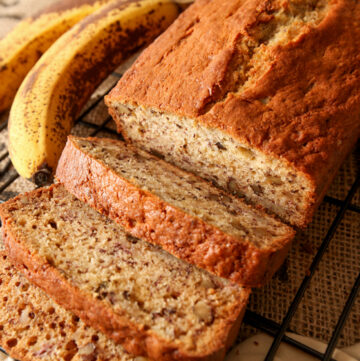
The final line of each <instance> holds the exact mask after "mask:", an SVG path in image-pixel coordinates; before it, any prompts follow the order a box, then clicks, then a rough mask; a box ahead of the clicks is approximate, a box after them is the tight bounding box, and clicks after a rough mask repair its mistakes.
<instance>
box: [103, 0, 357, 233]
mask: <svg viewBox="0 0 360 361" xmlns="http://www.w3.org/2000/svg"><path fill="white" fill-rule="evenodd" d="M203 3H207V2H206V1H203ZM196 4H197V5H198V6H197V7H195V5H196ZM195 5H193V6H192V7H191V8H189V9H188V10H187V11H186V12H185V13H184V14H182V16H180V17H179V18H178V19H177V21H175V22H174V23H173V24H172V26H171V27H170V28H169V29H168V31H166V32H165V33H164V34H162V36H160V37H159V38H158V39H157V40H156V41H155V42H154V44H152V45H151V46H150V47H149V48H148V49H147V50H146V51H145V52H144V53H143V54H142V55H141V56H140V58H139V59H138V66H137V64H136V63H135V65H134V66H133V67H132V68H131V69H130V70H129V71H128V72H127V73H126V74H125V75H124V77H123V78H122V79H121V80H120V81H119V83H118V85H117V86H116V87H115V88H114V89H113V90H112V91H111V93H110V94H109V95H108V96H107V97H106V98H105V102H106V103H107V105H108V107H109V113H110V115H111V116H112V117H113V118H114V120H115V122H116V124H117V126H118V131H119V132H122V129H121V120H120V117H119V115H118V114H116V111H115V109H112V108H111V107H112V106H113V104H112V103H114V102H115V101H119V102H121V103H123V104H125V105H126V104H128V105H132V106H141V107H142V108H146V109H151V110H153V111H155V112H156V111H159V112H165V113H167V114H170V115H177V116H179V117H182V116H184V117H190V118H192V119H196V120H197V121H198V122H199V123H201V124H202V126H207V127H209V128H216V129H219V130H221V131H222V132H224V133H226V134H228V135H230V136H231V137H233V138H234V139H235V140H237V141H238V142H239V143H240V145H241V144H244V145H249V146H250V147H251V148H253V149H256V150H258V151H260V152H262V153H264V154H265V155H267V156H269V157H274V158H276V159H278V160H281V161H282V162H284V164H285V165H286V166H289V167H291V168H292V169H294V170H296V172H298V174H301V175H302V176H303V177H304V179H306V180H308V181H309V184H310V185H311V187H310V188H311V189H310V192H309V193H308V194H307V197H306V199H307V207H306V209H305V210H304V214H303V217H302V219H301V222H299V223H296V226H298V227H300V228H305V227H306V226H307V225H308V223H310V221H311V220H312V217H313V214H314V212H315V211H316V208H317V206H318V205H319V204H320V203H321V201H322V199H323V197H324V194H325V193H326V191H327V189H328V187H329V185H330V183H331V180H332V179H333V178H334V176H335V175H336V170H338V169H339V167H340V166H341V163H342V161H343V159H344V158H345V157H346V155H347V154H348V153H349V152H350V151H351V149H352V148H353V147H354V145H355V143H356V141H357V138H358V137H359V134H360V133H359V132H360V127H359V124H360V123H359V104H360V103H359V100H360V97H359V92H358V91H356V90H358V89H359V86H360V85H359V84H360V82H359V79H360V78H359V75H358V74H359V73H358V72H356V69H357V68H356V61H358V57H357V56H356V54H357V50H356V48H357V47H356V46H355V44H357V39H358V37H356V36H355V35H356V34H358V33H359V31H360V27H359V26H358V24H355V23H354V24H353V25H351V26H350V25H348V24H349V19H353V18H354V14H358V13H359V12H360V7H359V6H358V5H356V2H355V3H354V2H353V1H347V0H340V1H332V2H331V7H329V12H328V13H327V15H326V16H325V18H324V19H323V20H322V21H321V22H320V23H319V24H318V25H317V26H316V27H315V28H311V27H309V28H307V29H306V31H305V32H304V34H302V35H301V36H300V37H298V38H296V39H295V40H294V41H292V42H290V43H288V44H286V45H282V46H278V47H276V48H274V50H273V57H274V58H275V59H276V58H279V59H278V60H277V63H276V62H275V63H274V64H273V65H272V68H271V69H272V70H274V69H275V70H277V71H275V72H274V71H272V72H271V71H269V72H266V73H264V74H263V76H262V78H261V79H259V81H258V82H257V86H256V87H254V89H252V88H251V89H247V91H245V92H244V94H242V95H241V96H239V97H238V98H236V95H233V96H231V97H229V100H228V101H224V107H218V108H217V109H216V112H215V109H214V108H212V110H213V112H212V114H207V113H206V112H205V115H203V113H204V109H206V107H205V106H204V109H203V108H201V109H197V108H196V104H197V102H198V103H201V101H202V99H199V98H198V94H197V93H196V94H197V96H196V97H193V98H190V97H189V99H184V97H182V96H181V95H182V94H180V95H179V92H177V91H176V89H175V90H174V89H171V91H165V90H164V91H160V90H159V91H153V89H152V87H151V82H149V81H148V79H145V78H144V76H143V75H144V74H142V69H143V67H144V64H143V63H145V62H146V61H147V60H149V59H152V58H153V56H154V54H155V55H156V54H159V57H160V56H161V54H162V53H161V49H163V48H164V44H167V43H169V44H171V41H172V39H173V38H176V34H179V35H178V36H179V37H181V36H182V30H183V27H185V25H186V24H187V23H186V22H185V21H184V19H183V18H184V17H185V15H186V14H192V15H191V16H192V17H190V15H189V16H188V17H189V18H190V20H193V19H194V18H195V16H196V15H197V14H198V12H199V8H201V5H200V3H199V2H197V3H195ZM256 5H259V6H256ZM268 5H269V6H270V3H269V4H266V5H265V1H263V2H262V3H261V4H260V1H259V2H253V3H251V2H248V4H247V5H246V6H245V7H246V10H248V8H251V9H255V10H256V11H255V13H256V14H258V12H259V14H260V15H261V12H262V11H264V9H266V7H267V6H268ZM265 12H266V11H265ZM259 14H258V15H259ZM245 16H246V15H244V17H245ZM258 19H259V20H261V19H262V17H261V16H258ZM190 20H189V21H190ZM265 23H266V22H265ZM184 24H185V25H184ZM254 24H256V23H254ZM252 25H253V24H250V25H249V29H250V30H251V26H252ZM334 29H335V30H334ZM336 29H338V31H337V34H338V35H339V39H337V38H336V42H335V43H334V45H335V46H332V45H331V42H333V34H334V32H336ZM219 31H221V29H219ZM174 34H175V35H174ZM354 36H355V38H356V41H355V38H354ZM320 40H321V42H322V43H326V44H325V45H326V46H323V45H321V44H320V45H321V46H323V53H322V56H321V59H322V58H324V59H325V63H324V64H323V66H322V67H320V68H321V69H322V70H321V72H318V73H317V71H318V69H319V67H316V68H314V67H311V65H307V64H312V63H311V62H310V61H307V60H308V59H307V58H308V57H309V60H311V59H312V55H313V54H315V52H314V51H313V50H315V49H317V48H319V46H318V44H317V42H319V41H320ZM305 45H306V48H304V49H302V47H304V46H305ZM336 45H338V46H336ZM169 46H170V45H169ZM343 48H345V50H347V51H345V53H344V51H343V53H344V54H343V55H342V56H340V55H339V54H338V56H336V54H334V51H333V50H334V49H343ZM328 53H329V54H328ZM184 56H185V55H184ZM295 56H297V57H298V59H300V60H298V61H297V62H296V64H303V65H304V69H305V70H308V72H309V76H307V77H306V76H305V73H304V71H298V73H296V74H297V75H296V76H297V81H293V77H294V75H293V72H292V71H291V70H292V67H293V65H294V64H295V61H294V59H296V58H295ZM195 58H196V57H195ZM155 59H156V57H155ZM333 59H335V61H337V62H338V64H337V65H339V66H336V67H335V68H333V67H332V65H334V64H332V63H331V61H332V60H333ZM339 59H343V60H344V61H345V62H343V61H341V62H339ZM350 59H352V60H350ZM139 60H140V61H139ZM142 61H143V63H142ZM190 61H191V60H190ZM139 64H140V65H139ZM147 64H148V65H149V66H151V65H152V64H151V63H149V62H147ZM340 64H341V66H340ZM220 65H221V67H218V68H216V71H214V73H216V74H226V71H227V70H226V68H224V67H223V66H222V65H223V64H222V63H220ZM265 65H266V64H265ZM317 65H318V64H317ZM330 65H331V67H330ZM344 66H345V67H346V70H343V69H344ZM296 69H300V70H301V69H302V67H301V66H300V65H299V67H296ZM132 70H134V71H132ZM154 71H155V70H154ZM350 71H351V74H350ZM341 72H343V73H344V74H347V73H348V74H349V77H348V78H345V77H344V76H343V75H344V74H341ZM333 73H338V75H339V79H338V80H337V79H336V78H335V79H334V80H333V83H332V84H331V86H330V87H328V89H326V90H324V88H321V87H320V88H319V91H317V93H316V94H315V95H317V98H315V99H314V101H308V103H305V102H304V100H303V96H304V94H300V95H301V96H298V97H294V98H291V97H289V96H287V95H288V94H287V93H286V92H287V91H289V87H290V86H292V88H293V93H290V95H291V94H293V95H295V94H297V92H298V91H299V89H301V88H302V86H303V85H304V84H303V83H304V82H305V81H306V79H308V80H309V79H310V78H311V76H313V79H314V84H315V83H316V82H317V81H318V80H319V79H320V78H321V77H323V78H328V77H329V75H330V74H331V75H332V74H333ZM289 74H292V76H291V79H292V82H291V83H288V75H289ZM156 75H157V72H156V71H155V73H154V72H152V73H151V75H149V78H155V79H156ZM196 75H198V74H196ZM340 75H341V77H340ZM350 75H351V76H350ZM179 77H180V79H183V80H184V82H186V78H187V77H192V78H194V77H195V78H197V77H196V76H195V75H194V74H193V73H190V72H189V73H186V72H181V73H179V72H178V73H175V74H174V79H175V80H177V79H179ZM160 79H161V77H160ZM224 79H225V77H224ZM224 79H223V78H221V80H222V81H223V80H224ZM279 79H280V80H279ZM137 80H139V81H141V84H142V86H143V88H142V87H141V86H139V84H138V83H136V81H137ZM336 80H337V81H336ZM279 81H280V83H279ZM277 83H279V86H280V85H281V84H282V85H284V84H285V85H286V86H284V87H283V88H281V87H280V91H281V94H283V98H282V100H281V99H280V98H279V97H274V89H276V88H277V87H278V85H277ZM162 84H163V85H164V89H166V87H167V86H168V85H169V86H170V88H171V81H169V83H166V81H163V82H162ZM200 84H201V82H200ZM206 85H208V84H207V83H206ZM213 85H214V86H216V85H218V82H215V81H213V82H212V83H210V88H211V86H213ZM132 86H133V87H132ZM274 87H275V88H274ZM351 87H352V89H351ZM144 89H146V91H143V90H144ZM204 89H206V87H205V86H204ZM309 89H311V87H310V88H309ZM187 92H188V93H189V94H194V92H192V91H191V88H190V89H187ZM321 92H322V94H321ZM214 93H215V92H214ZM169 94H171V100H176V101H177V103H176V106H175V105H174V104H170V103H171V102H170V100H169V99H170V98H167V96H169ZM275 94H276V93H275ZM281 94H280V95H281ZM319 94H320V95H321V96H322V98H321V99H323V100H324V103H325V105H326V106H324V108H318V107H316V104H317V103H318V101H319V99H320V98H319ZM336 95H338V96H336ZM230 98H231V99H230ZM235 98H236V99H235ZM268 98H270V100H271V98H276V99H278V98H279V99H278V100H277V101H276V102H275V103H274V104H272V103H271V101H270V102H269V104H268V103H266V104H263V103H262V102H261V100H263V99H268ZM164 99H166V100H164ZM294 99H295V100H294ZM311 99H312V98H311ZM311 99H310V100H311ZM321 99H320V100H321ZM336 99H338V101H339V102H340V103H339V104H337V101H336ZM268 100H269V99H268ZM328 100H329V104H327V101H328ZM225 103H226V104H225ZM311 104H314V106H313V107H312V106H310V105H311ZM225 106H226V109H225ZM302 106H304V107H305V106H310V108H309V109H308V110H309V111H310V110H311V112H308V111H307V112H305V113H301V114H300V115H299V114H297V113H296V111H295V110H296V109H297V108H298V107H300V108H301V107H302ZM313 108H314V109H313ZM224 109H225V110H226V112H225V110H224ZM266 109H268V110H269V111H266ZM277 110H278V111H279V114H277V113H276V111H277ZM232 111H233V113H232V114H231V112H232ZM263 111H266V112H265V113H264V114H263ZM292 113H294V115H292ZM325 113H326V114H325ZM244 114H252V115H253V116H254V117H255V118H257V119H259V123H258V124H256V125H259V126H258V127H257V126H254V124H252V123H253V122H250V121H248V122H245V123H244V127H242V128H241V132H240V131H239V130H238V127H237V126H233V125H234V124H231V122H228V123H227V122H226V119H230V118H235V119H236V118H238V119H242V118H243V117H244ZM281 114H283V115H284V114H285V115H286V116H287V115H289V114H290V115H291V117H292V119H285V120H286V121H287V122H289V124H284V127H282V126H280V125H279V124H278V123H277V126H273V127H270V128H269V129H268V128H267V125H268V124H269V122H274V120H278V119H281V117H282V115H281ZM230 115H232V116H231V117H230ZM263 115H264V118H262V116H263ZM265 115H266V118H265ZM325 115H326V116H325ZM218 118H221V119H222V121H221V122H220V121H217V119H218ZM315 118H319V119H317V123H316V122H314V121H313V120H314V119H315ZM261 119H266V122H261ZM290 123H291V124H290ZM261 124H263V125H265V126H264V127H263V126H262V125H261ZM327 124H329V125H328V126H327ZM290 125H291V126H292V129H291V131H289V132H288V133H287V134H285V133H284V132H283V133H282V132H281V129H287V126H290ZM320 125H322V126H323V125H324V128H325V129H326V130H325V132H323V134H320V136H319V135H317V131H318V129H317V126H320ZM259 127H260V128H261V129H259ZM247 128H248V129H247ZM244 129H245V130H244ZM268 130H269V131H270V132H271V133H272V135H273V137H272V139H270V141H267V142H264V143H261V144H259V142H258V141H257V140H258V139H262V138H263V137H265V138H266V139H269V138H268V137H267V131H268ZM327 130H329V131H327ZM331 130H333V132H332V135H330V133H331V132H330V131H331ZM302 132H303V133H304V136H303V140H302V141H299V142H298V143H299V144H297V145H296V147H297V148H295V147H294V146H293V145H291V144H290V143H291V140H292V138H296V135H297V134H302ZM277 133H278V134H277ZM334 134H335V135H334ZM122 135H123V136H124V137H125V138H127V136H126V132H122ZM248 138H249V139H248ZM309 140H310V142H309V144H308V146H306V145H307V143H308V141H309ZM324 140H325V141H324ZM336 140H337V141H338V142H336ZM301 142H303V143H304V146H302V144H301ZM327 145H328V147H327ZM305 149H308V150H309V149H312V150H311V151H309V152H307V151H306V152H305Z"/></svg>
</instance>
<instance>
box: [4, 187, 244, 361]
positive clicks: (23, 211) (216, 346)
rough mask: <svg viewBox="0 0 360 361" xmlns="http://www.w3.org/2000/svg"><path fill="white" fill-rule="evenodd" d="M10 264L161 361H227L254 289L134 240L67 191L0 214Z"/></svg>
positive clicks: (18, 203)
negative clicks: (226, 355) (228, 349)
mask: <svg viewBox="0 0 360 361" xmlns="http://www.w3.org/2000/svg"><path fill="white" fill-rule="evenodd" d="M0 215H1V218H2V221H3V241H4V244H5V248H6V252H7V254H8V257H9V259H10V261H12V262H13V263H14V264H15V265H16V266H17V268H18V270H19V271H21V273H23V274H24V275H25V276H26V277H27V278H28V279H29V280H30V281H32V282H33V283H34V284H36V285H38V286H39V287H41V288H42V289H43V290H44V291H45V292H46V293H47V294H48V295H49V296H51V297H52V298H53V299H54V300H55V301H56V302H57V303H58V304H60V305H62V306H63V307H65V308H66V309H68V310H69V311H72V312H74V314H76V315H77V316H78V317H80V318H81V319H82V320H83V321H84V322H85V323H86V324H88V325H92V326H93V327H94V328H95V329H98V330H100V331H102V332H103V333H105V334H106V335H107V336H109V337H110V338H112V339H113V340H114V341H115V342H116V343H121V344H123V346H124V348H125V349H126V350H127V351H128V352H130V353H132V354H134V355H139V356H148V357H149V358H151V359H153V360H157V361H161V360H164V361H170V360H189V361H190V360H191V361H193V360H222V359H223V358H224V355H225V352H226V349H227V348H228V347H229V346H230V344H231V343H232V342H233V340H234V338H235V337H236V333H237V330H238V328H239V326H240V322H241V319H242V315H243V313H244V310H245V305H246V302H247V299H248V296H249V292H250V291H249V289H245V288H242V287H240V286H238V285H237V284H235V283H231V282H229V281H228V280H225V279H221V278H219V277H216V276H213V275H211V274H209V273H208V272H206V271H203V270H201V269H197V268H196V267H194V266H192V265H190V264H188V263H186V262H183V261H181V260H179V259H177V258H175V257H173V256H171V255H170V254H168V253H166V252H165V251H163V250H161V249H159V248H158V247H156V246H154V245H152V244H150V243H147V242H145V241H142V240H140V239H137V238H134V237H132V236H130V235H128V234H126V233H125V232H124V231H123V228H122V227H121V226H119V225H118V224H116V223H114V222H113V221H111V220H110V219H108V218H106V217H105V216H103V215H101V214H100V213H98V212H96V211H95V210H93V209H92V208H91V207H89V206H88V205H86V204H85V203H83V202H81V201H80V200H78V199H76V198H75V197H74V196H72V195H70V194H69V193H68V192H67V191H66V190H65V188H63V186H62V185H61V184H57V185H54V186H51V187H50V188H43V189H38V190H36V191H33V192H30V193H26V194H23V195H20V196H18V197H16V198H14V199H13V200H10V201H8V202H6V203H4V204H2V205H1V206H0Z"/></svg>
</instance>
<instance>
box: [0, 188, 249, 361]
mask: <svg viewBox="0 0 360 361" xmlns="http://www.w3.org/2000/svg"><path fill="white" fill-rule="evenodd" d="M59 186H61V185H60V184H57V185H53V186H51V187H50V188H43V189H38V190H36V191H33V192H30V193H26V194H25V195H26V196H28V197H37V196H39V195H41V193H42V192H51V191H52V190H53V189H54V188H56V187H59ZM20 197H21V196H18V197H15V198H14V199H12V200H10V201H8V202H6V203H4V204H2V205H1V206H0V216H1V219H2V222H3V228H2V229H3V241H4V245H5V248H6V253H7V255H8V257H9V259H10V260H11V262H12V263H13V264H14V265H15V266H16V267H17V269H18V270H19V271H20V272H21V273H22V274H24V276H25V277H26V278H27V279H28V280H29V281H30V282H32V283H34V284H35V285H37V286H38V287H40V288H42V289H43V290H44V291H45V292H46V293H47V294H48V295H49V296H50V297H52V298H53V299H54V300H55V301H56V302H57V303H58V304H59V305H61V306H63V307H64V308H66V309H68V310H70V311H72V312H73V313H74V314H75V315H77V316H78V317H80V318H81V319H82V320H83V321H84V322H85V323H86V324H89V325H91V326H93V327H94V328H95V329H97V330H99V331H101V332H103V333H104V334H105V335H107V336H108V337H110V338H111V339H113V340H114V341H115V342H117V343H121V344H122V345H123V346H124V348H125V349H126V350H127V351H128V352H130V353H132V354H134V355H139V356H142V355H143V356H148V357H149V358H151V359H153V360H160V361H171V360H188V361H200V360H201V361H210V360H214V361H217V360H222V359H223V358H224V356H225V352H226V349H227V347H228V346H229V340H232V339H233V338H234V334H233V333H235V334H236V333H237V332H238V328H239V326H240V322H239V319H240V320H241V319H242V317H243V315H244V312H245V307H246V303H247V299H248V296H249V294H250V290H248V289H244V290H243V293H242V296H243V297H242V299H240V300H238V302H237V303H236V304H233V305H232V306H231V307H232V312H229V314H230V315H231V316H230V317H229V318H227V319H226V320H223V322H222V324H221V327H219V330H218V335H217V336H218V337H217V338H216V340H214V342H213V344H212V345H211V346H210V347H209V350H208V352H207V354H206V355H204V354H196V355H193V354H188V353H186V352H183V351H182V350H181V349H179V347H178V346H176V345H173V344H172V343H171V342H167V341H165V340H163V339H162V338H161V337H159V336H158V335H156V334H155V333H154V332H152V331H151V330H147V329H145V328H144V326H143V325H136V324H133V323H132V322H131V321H130V319H129V318H128V317H127V316H126V314H125V312H124V314H123V315H120V314H118V313H114V312H113V310H112V309H111V307H110V306H109V305H107V304H106V303H105V302H103V301H100V300H97V299H95V298H93V297H92V296H90V295H89V294H87V293H86V292H84V291H81V290H79V288H77V287H76V286H74V285H73V284H71V282H70V281H69V280H68V279H66V278H65V276H64V275H62V274H61V273H60V271H59V270H57V269H56V268H55V267H53V266H52V265H51V261H49V260H46V259H45V258H43V257H41V256H40V255H38V254H37V253H36V252H33V253H32V252H31V251H30V250H29V249H28V248H27V247H26V243H25V242H23V241H22V240H21V239H19V238H18V237H17V234H16V231H15V230H14V229H13V224H12V223H13V221H12V219H11V209H12V207H16V206H17V205H16V202H17V201H18V199H19V198H20Z"/></svg>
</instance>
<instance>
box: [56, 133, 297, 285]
mask: <svg viewBox="0 0 360 361" xmlns="http://www.w3.org/2000/svg"><path fill="white" fill-rule="evenodd" d="M56 177H57V178H58V180H59V181H60V182H61V183H62V184H64V186H65V188H67V190H68V191H69V192H70V193H72V194H74V195H75V196H76V197H77V198H79V199H81V200H82V201H85V202H87V203H89V204H90V205H91V206H92V207H94V208H95V209H97V210H98V211H100V212H101V213H104V214H105V215H107V216H109V217H110V218H112V219H113V220H115V221H116V222H117V223H120V224H121V225H122V226H123V227H125V229H126V230H127V231H128V232H130V233H131V234H132V235H133V236H135V237H140V238H143V239H145V240H147V241H149V242H151V243H155V244H158V245H160V246H161V247H163V248H164V249H165V250H166V251H168V252H170V253H172V254H173V255H175V256H177V257H179V258H182V259H184V260H186V261H188V262H190V263H193V264H195V265H197V266H199V267H201V268H204V269H206V270H208V271H210V272H212V273H214V274H216V275H217V276H221V277H226V278H229V279H231V280H233V281H235V282H237V283H239V284H241V285H245V286H248V287H253V286H259V285H262V284H264V283H265V281H267V280H268V279H269V278H270V277H271V276H272V275H273V274H274V272H275V271H276V270H277V269H278V268H279V266H280V265H281V264H282V262H283V260H284V258H285V256H286V254H287V251H288V249H289V247H290V244H291V240H292V238H293V236H294V231H293V230H292V229H291V228H290V227H288V226H286V225H284V224H282V223H280V222H279V221H277V220H275V219H274V218H272V217H271V216H269V215H267V214H266V213H265V212H263V211H261V210H257V209H254V208H253V207H250V206H248V205H246V204H245V203H244V202H243V201H241V200H240V199H237V198H235V197H233V196H231V195H228V194H226V193H225V192H223V191H221V190H219V189H218V188H216V187H214V186H212V185H211V184H210V183H208V182H206V181H204V180H203V179H201V178H199V177H197V176H195V175H193V174H191V173H187V172H184V171H182V170H180V169H178V168H176V167H174V166H172V165H170V164H168V163H166V162H165V161H163V160H161V159H159V158H157V157H155V156H153V155H150V154H149V153H146V152H145V151H141V150H139V149H136V148H134V147H132V146H131V145H126V144H125V143H124V142H121V141H116V140H112V139H100V138H98V139H96V138H88V139H84V138H76V137H69V138H68V142H67V145H66V147H65V150H64V151H63V154H62V156H61V159H60V161H59V164H58V168H57V172H56Z"/></svg>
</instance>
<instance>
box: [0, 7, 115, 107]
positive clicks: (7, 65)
mask: <svg viewBox="0 0 360 361" xmlns="http://www.w3.org/2000/svg"><path fill="white" fill-rule="evenodd" d="M109 1H110V0H82V1H74V0H59V2H57V3H55V4H53V5H52V6H50V7H48V8H46V9H44V10H42V11H41V12H40V13H38V14H36V15H34V16H32V17H29V18H27V19H25V20H23V21H21V22H20V23H19V24H18V25H17V26H16V27H15V28H14V29H13V31H11V32H10V33H9V34H8V35H7V36H6V37H5V38H3V39H1V40H0V112H2V111H4V110H6V109H8V108H9V107H10V106H11V103H12V101H13V99H14V97H15V94H16V91H17V90H18V88H19V86H20V84H21V82H22V81H23V80H24V78H25V76H26V74H27V73H28V72H29V70H30V69H31V68H32V67H33V66H34V65H35V63H36V62H37V61H38V59H39V58H40V57H41V55H42V54H43V53H44V52H45V51H46V50H47V49H48V48H49V47H50V46H51V45H52V44H53V43H54V41H55V40H56V39H58V38H59V37H60V36H61V35H62V34H63V33H65V32H66V31H67V30H69V29H70V28H71V27H72V26H73V25H75V24H76V23H77V22H79V21H80V20H81V19H83V18H84V17H86V16H88V15H90V14H91V13H93V12H94V11H96V10H97V9H99V8H100V7H101V6H103V5H104V4H106V3H108V2H109Z"/></svg>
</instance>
